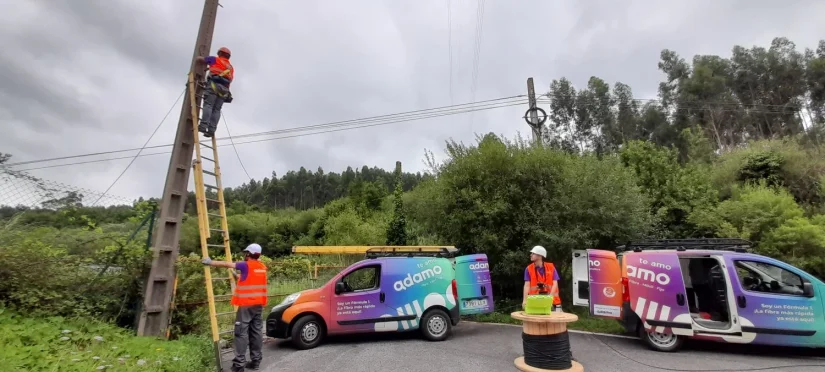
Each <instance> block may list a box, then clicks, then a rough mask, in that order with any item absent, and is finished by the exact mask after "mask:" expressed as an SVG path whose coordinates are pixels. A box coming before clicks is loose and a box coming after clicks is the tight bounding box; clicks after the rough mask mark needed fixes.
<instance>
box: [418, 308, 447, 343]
mask: <svg viewBox="0 0 825 372" xmlns="http://www.w3.org/2000/svg"><path fill="white" fill-rule="evenodd" d="M419 327H420V328H421V333H423V334H424V338H426V339H427V340H429V341H444V340H446V339H447V337H450V332H452V324H451V323H450V316H449V315H447V313H445V312H444V311H443V310H441V309H432V310H430V311H428V312H427V313H425V314H424V316H423V317H421V324H420V325H419Z"/></svg>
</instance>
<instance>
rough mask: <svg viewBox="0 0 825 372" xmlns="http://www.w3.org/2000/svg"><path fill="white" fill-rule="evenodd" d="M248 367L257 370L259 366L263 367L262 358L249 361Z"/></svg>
mask: <svg viewBox="0 0 825 372" xmlns="http://www.w3.org/2000/svg"><path fill="white" fill-rule="evenodd" d="M246 368H249V369H251V370H255V371H257V370H258V368H261V361H260V360H259V361H254V360H253V361H251V362H248V363H246Z"/></svg>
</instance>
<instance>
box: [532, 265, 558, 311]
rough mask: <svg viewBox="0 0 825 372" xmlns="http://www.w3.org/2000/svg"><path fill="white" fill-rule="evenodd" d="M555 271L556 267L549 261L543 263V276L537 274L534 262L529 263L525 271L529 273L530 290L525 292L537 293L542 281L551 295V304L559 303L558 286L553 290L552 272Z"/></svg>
mask: <svg viewBox="0 0 825 372" xmlns="http://www.w3.org/2000/svg"><path fill="white" fill-rule="evenodd" d="M555 271H556V267H555V266H554V265H553V264H551V263H549V262H545V263H544V275H543V276H542V275H538V273H537V272H536V265H535V264H530V266H527V273H529V274H530V291H529V292H527V294H528V295H535V294H539V283H544V285H545V287H547V291H549V292H550V295H552V296H553V305H561V298H560V297H559V291H558V288H556V291H555V292H553V273H554V272H555Z"/></svg>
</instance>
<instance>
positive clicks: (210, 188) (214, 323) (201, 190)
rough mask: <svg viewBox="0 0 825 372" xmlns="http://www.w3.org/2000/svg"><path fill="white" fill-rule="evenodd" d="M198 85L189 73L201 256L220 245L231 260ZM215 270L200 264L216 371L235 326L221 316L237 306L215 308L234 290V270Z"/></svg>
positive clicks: (214, 155)
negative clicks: (203, 133)
mask: <svg viewBox="0 0 825 372" xmlns="http://www.w3.org/2000/svg"><path fill="white" fill-rule="evenodd" d="M201 89H202V87H201V85H200V84H199V82H196V81H195V76H194V74H189V92H191V94H190V95H189V104H190V105H191V107H192V131H194V132H195V143H194V145H195V159H193V160H192V167H193V168H194V170H195V171H194V173H193V174H194V177H195V205H196V206H197V211H198V230H199V232H200V245H201V254H202V256H203V258H206V257H214V256H215V255H211V254H209V253H210V250H211V249H214V248H223V250H222V251H223V254H224V255H225V259H224V261H229V262H231V261H232V251H231V250H230V247H229V225H228V224H227V221H226V203H224V195H223V185H222V183H221V167H220V163H219V162H218V144H217V140H216V138H215V136H212V142H211V144H205V143H202V142H201V141H200V132H198V123H199V122H200V107H199V106H198V103H197V102H198V101H197V100H196V96H197V95H199V94H200V93H201ZM196 92H197V93H196ZM201 146H203V147H204V148H207V149H210V150H212V157H211V158H209V157H207V156H202V155H201ZM204 161H208V162H210V163H212V165H213V168H212V170H211V171H209V170H205V169H204V166H203V162H204ZM205 175H208V176H211V177H213V178H214V180H215V182H214V185H213V184H208V183H206V182H205V181H204V176H205ZM210 204H212V205H217V210H216V211H215V210H213V211H210V209H209V205H210ZM212 212H217V213H212ZM210 217H212V218H213V219H211V220H210ZM214 220H217V221H219V226H212V225H211V224H210V222H211V221H214ZM212 232H216V233H220V234H221V238H222V239H221V244H210V243H209V238H210V237H212ZM218 251H219V252H220V249H218ZM216 270H221V271H223V273H225V275H219V276H218V277H213V276H212V267H211V266H206V265H204V267H203V277H204V281H205V284H206V298H207V301H208V304H209V324H210V328H211V329H212V342H213V346H214V349H215V359H216V363H217V368H218V371H221V370H222V369H221V362H222V361H221V359H222V358H221V356H222V353H221V350H220V340H221V337H223V336H225V335H232V334H233V333H234V329H228V330H221V329H220V325H221V322H220V320H221V319H223V318H229V319H231V320H232V322H231V324H234V316H235V312H236V311H237V310H238V307H237V306H232V307H231V310H230V308H228V309H226V311H222V312H218V311H217V305H216V302H217V301H216V297H219V298H221V300H222V301H221V302H226V300H227V299H229V298H231V297H232V293H234V292H235V274H234V272H233V271H232V270H230V269H216ZM219 281H223V282H224V283H226V282H228V283H229V286H228V289H229V290H230V291H231V292H230V294H223V295H218V296H216V295H215V287H214V282H219ZM219 287H220V288H221V289H227V286H226V285H225V284H223V285H219ZM219 318H221V319H219ZM225 323H226V322H225ZM230 337H231V336H230ZM227 350H228V352H232V349H227Z"/></svg>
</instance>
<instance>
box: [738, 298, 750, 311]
mask: <svg viewBox="0 0 825 372" xmlns="http://www.w3.org/2000/svg"><path fill="white" fill-rule="evenodd" d="M736 304H737V305H739V307H741V308H743V309H744V308H745V307H746V306H748V300H747V299H746V298H745V296H742V295H739V296H737V297H736Z"/></svg>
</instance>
